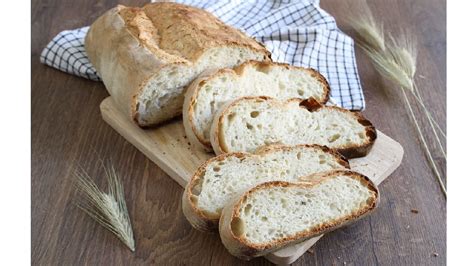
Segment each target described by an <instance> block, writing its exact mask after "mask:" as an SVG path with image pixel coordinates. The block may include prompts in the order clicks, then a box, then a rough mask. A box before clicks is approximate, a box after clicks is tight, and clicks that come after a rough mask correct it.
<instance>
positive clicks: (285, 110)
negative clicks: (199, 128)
mask: <svg viewBox="0 0 474 266" xmlns="http://www.w3.org/2000/svg"><path fill="white" fill-rule="evenodd" d="M376 138H377V134H376V131H375V128H374V126H372V124H371V123H370V121H368V120H367V119H365V118H364V117H363V116H362V115H361V114H360V113H358V112H351V111H348V110H345V109H342V108H339V107H335V106H323V105H321V104H319V103H318V102H317V101H316V100H314V99H313V98H309V99H307V100H299V99H291V100H288V101H284V102H281V101H278V100H276V99H273V98H270V97H264V96H261V97H243V98H240V99H237V100H235V101H233V102H230V103H228V104H226V105H224V106H223V107H222V108H221V109H220V111H219V112H218V114H217V115H216V116H215V117H214V120H213V124H212V128H211V143H212V147H213V149H214V152H215V153H216V154H220V153H225V152H238V151H245V152H254V151H255V150H256V149H257V148H258V147H260V146H262V145H268V144H272V143H281V144H286V145H295V144H319V145H325V146H328V147H329V148H333V149H335V150H337V151H338V152H339V153H341V154H342V155H344V156H345V157H347V158H354V157H361V156H365V155H366V154H367V153H368V152H369V150H370V148H371V147H372V145H373V143H374V141H375V139H376Z"/></svg>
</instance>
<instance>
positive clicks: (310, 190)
mask: <svg viewBox="0 0 474 266" xmlns="http://www.w3.org/2000/svg"><path fill="white" fill-rule="evenodd" d="M307 180H311V182H309V183H289V182H285V181H272V182H267V183H263V184H260V185H258V186H256V187H254V188H252V189H250V190H248V191H247V192H245V193H243V194H242V195H240V196H238V197H236V198H234V199H233V200H232V201H231V203H230V204H228V205H227V206H226V207H225V208H224V210H223V212H222V216H221V219H220V222H219V233H220V236H221V240H222V243H223V244H224V246H225V247H226V248H227V249H228V250H229V252H230V253H231V254H232V255H234V256H237V257H240V258H242V259H251V258H253V257H258V256H262V255H265V254H267V253H269V252H273V251H275V250H277V249H280V248H283V247H285V246H288V245H291V244H296V243H298V242H301V241H304V240H306V239H308V238H311V237H315V236H318V235H321V234H323V233H326V232H329V231H332V230H334V229H336V228H339V227H341V226H344V225H347V224H348V223H351V222H354V221H355V220H357V219H359V218H361V217H362V216H364V215H366V214H368V213H370V212H371V211H372V210H374V209H375V207H376V206H377V204H378V199H379V192H378V190H377V187H376V186H375V185H374V183H372V182H371V181H370V180H369V179H368V178H367V177H365V176H363V175H361V174H358V173H356V172H352V171H344V170H342V171H341V170H338V171H332V172H328V173H325V174H322V175H315V176H310V177H308V178H307Z"/></svg>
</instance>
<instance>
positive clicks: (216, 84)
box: [183, 61, 329, 151]
mask: <svg viewBox="0 0 474 266" xmlns="http://www.w3.org/2000/svg"><path fill="white" fill-rule="evenodd" d="M243 96H270V97H274V98H276V99H279V100H288V99H292V98H301V99H306V98H309V97H313V98H315V99H316V100H317V101H318V102H320V103H326V102H327V100H328V99H329V85H328V83H327V81H326V79H325V78H324V77H323V76H322V75H321V74H320V73H319V72H317V71H315V70H313V69H310V68H303V67H295V66H289V65H287V64H281V63H272V62H257V61H249V62H247V63H244V64H242V65H240V66H237V67H235V68H234V69H220V70H217V71H214V72H212V73H208V74H207V75H203V76H200V77H198V78H197V79H196V80H194V82H192V83H191V85H190V86H189V88H188V90H187V92H186V94H185V98H184V105H183V123H184V128H185V130H186V135H187V136H188V138H189V139H190V141H191V142H192V143H193V144H195V145H196V146H197V147H201V148H204V149H205V150H207V151H211V150H212V146H211V142H210V140H209V137H210V133H209V132H210V129H211V123H212V119H213V117H214V115H215V113H216V112H217V110H219V108H221V107H222V105H223V104H224V103H226V102H228V101H230V100H234V99H237V98H240V97H243Z"/></svg>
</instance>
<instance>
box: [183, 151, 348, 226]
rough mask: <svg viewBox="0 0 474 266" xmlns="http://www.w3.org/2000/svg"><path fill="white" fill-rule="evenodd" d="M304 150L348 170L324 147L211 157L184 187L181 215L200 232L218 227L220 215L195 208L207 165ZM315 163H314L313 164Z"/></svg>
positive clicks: (342, 159)
mask: <svg viewBox="0 0 474 266" xmlns="http://www.w3.org/2000/svg"><path fill="white" fill-rule="evenodd" d="M300 148H305V149H308V150H319V151H322V152H324V153H326V154H328V155H329V156H331V157H333V158H334V159H335V160H336V161H337V163H338V164H339V165H340V167H341V168H346V169H349V168H350V165H349V161H348V160H347V159H346V158H344V157H343V156H342V155H340V154H339V153H337V152H336V151H335V150H333V149H330V148H328V147H326V146H320V145H307V144H302V145H295V146H285V145H270V146H263V147H261V148H260V149H259V150H258V151H257V152H256V153H255V154H251V153H244V152H235V153H225V154H221V155H218V156H216V157H213V158H211V159H209V160H207V161H206V162H204V163H203V164H202V165H201V166H200V167H199V168H198V169H197V170H196V172H195V173H194V174H193V176H192V177H191V179H190V181H189V182H188V184H187V185H186V188H185V190H184V193H183V198H182V208H183V213H184V215H185V217H186V218H187V220H188V221H189V222H190V224H191V225H192V226H193V227H194V228H196V229H198V230H200V231H208V232H213V231H216V230H217V229H218V227H219V219H220V213H209V212H206V211H204V210H202V209H200V208H199V207H198V206H197V201H196V196H195V193H194V190H195V189H196V188H197V187H199V186H200V184H201V183H202V182H203V177H204V174H205V172H206V169H207V168H208V166H209V165H211V164H214V163H216V162H221V161H224V160H226V159H228V158H229V157H235V158H239V159H241V160H243V159H244V158H251V157H264V156H266V155H268V154H271V153H275V152H278V151H291V150H295V149H300ZM315 163H316V162H315Z"/></svg>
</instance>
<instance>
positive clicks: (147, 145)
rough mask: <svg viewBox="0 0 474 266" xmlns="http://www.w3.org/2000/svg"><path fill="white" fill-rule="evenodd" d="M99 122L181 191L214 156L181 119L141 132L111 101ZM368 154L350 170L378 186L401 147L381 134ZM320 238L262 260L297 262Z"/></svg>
mask: <svg viewBox="0 0 474 266" xmlns="http://www.w3.org/2000/svg"><path fill="white" fill-rule="evenodd" d="M100 110H101V113H102V118H103V119H104V120H105V121H106V122H107V123H108V124H109V125H110V126H112V127H113V128H114V129H115V130H116V131H117V132H118V133H119V134H120V135H122V136H123V137H124V138H125V139H126V140H128V141H129V142H130V143H132V144H133V145H134V146H135V147H136V148H137V149H139V150H140V151H141V152H143V154H145V155H146V156H147V157H148V158H149V159H150V160H152V161H153V162H155V163H156V164H157V165H158V166H159V167H160V168H161V169H163V171H165V172H166V173H167V174H168V175H169V176H170V177H171V178H173V179H174V180H175V181H176V182H178V183H179V184H180V185H181V186H182V187H184V186H186V184H187V182H188V180H189V178H190V177H191V175H192V174H193V172H194V171H195V170H196V169H197V167H198V166H199V165H201V164H202V163H203V162H204V161H206V160H207V159H209V158H211V157H212V156H213V154H210V153H206V152H204V151H200V150H195V149H193V148H192V147H191V145H190V144H189V141H188V139H187V138H186V134H185V133H184V127H183V123H182V121H181V119H176V120H173V121H171V122H169V123H167V124H165V125H163V126H160V127H158V128H155V129H146V130H144V129H141V128H139V127H138V126H136V125H135V124H134V123H133V122H132V121H131V120H130V119H129V118H128V117H126V116H125V115H124V114H123V113H121V112H120V111H119V110H118V109H117V108H116V107H115V105H114V102H113V100H112V98H111V97H108V98H107V99H105V100H104V101H102V103H101V105H100ZM377 134H378V137H377V140H376V141H375V144H374V146H373V148H372V150H371V151H370V153H369V154H368V155H367V156H366V157H363V158H357V159H351V160H349V163H350V165H351V169H352V170H355V171H357V172H360V173H362V174H364V175H366V176H368V177H369V178H370V179H371V180H372V181H373V182H374V183H376V184H380V183H381V182H382V181H383V180H384V179H385V178H387V177H388V176H389V175H390V174H391V173H392V172H393V171H395V169H396V168H397V167H398V166H399V165H400V163H401V161H402V157H403V148H402V146H401V145H400V144H399V143H398V142H396V141H395V140H393V139H391V138H390V137H388V136H387V135H385V134H383V133H382V132H380V131H377ZM321 237H322V236H318V237H315V238H312V239H309V240H306V241H304V242H301V243H299V244H296V245H293V246H290V247H286V248H284V249H281V250H278V251H276V252H274V253H271V254H269V255H267V256H266V257H265V258H267V259H268V260H270V261H271V262H273V263H275V264H290V263H293V262H294V261H296V260H297V259H298V258H299V257H300V256H301V255H303V253H305V252H306V250H308V249H309V248H310V247H311V246H313V244H314V243H316V241H318V240H319V239H320V238H321Z"/></svg>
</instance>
